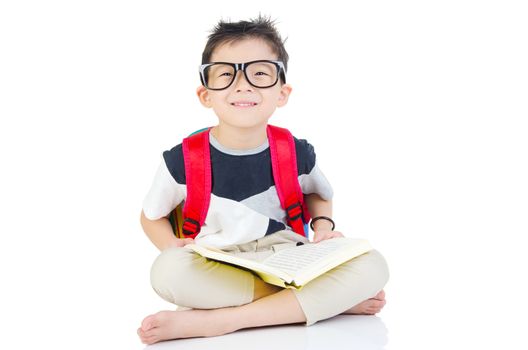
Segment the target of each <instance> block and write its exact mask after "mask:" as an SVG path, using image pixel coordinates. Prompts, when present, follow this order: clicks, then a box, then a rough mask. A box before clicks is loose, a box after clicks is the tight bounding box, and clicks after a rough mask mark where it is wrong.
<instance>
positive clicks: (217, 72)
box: [200, 60, 286, 90]
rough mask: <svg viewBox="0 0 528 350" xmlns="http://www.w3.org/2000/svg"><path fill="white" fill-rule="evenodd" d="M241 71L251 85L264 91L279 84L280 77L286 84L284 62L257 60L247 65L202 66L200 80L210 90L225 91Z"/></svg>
mask: <svg viewBox="0 0 528 350" xmlns="http://www.w3.org/2000/svg"><path fill="white" fill-rule="evenodd" d="M239 70H241V71H243V72H244V76H245V77H246V80H247V82H248V83H249V84H251V85H252V86H254V87H256V88H260V89H264V88H269V87H272V86H274V85H275V84H277V81H278V80H279V76H280V78H281V80H282V81H283V82H284V83H286V73H285V72H286V70H285V68H284V63H283V62H282V61H271V60H257V61H251V62H245V63H230V62H211V63H206V64H202V65H200V80H201V81H202V84H203V86H205V87H206V88H207V89H210V90H224V89H227V88H228V87H230V86H231V84H233V81H235V77H236V74H237V72H238V71H239Z"/></svg>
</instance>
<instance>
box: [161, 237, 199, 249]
mask: <svg viewBox="0 0 528 350" xmlns="http://www.w3.org/2000/svg"><path fill="white" fill-rule="evenodd" d="M187 244H194V238H175V239H174V240H172V241H171V242H170V243H169V245H168V246H167V248H169V247H180V248H181V247H185V246H186V245H187Z"/></svg>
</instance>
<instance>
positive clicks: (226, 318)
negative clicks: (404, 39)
mask: <svg viewBox="0 0 528 350" xmlns="http://www.w3.org/2000/svg"><path fill="white" fill-rule="evenodd" d="M255 61H258V62H255ZM287 61H288V55H287V53H286V50H285V49H284V46H283V42H282V40H281V38H280V36H279V34H278V33H277V32H276V30H275V28H274V26H273V23H272V22H271V21H270V20H269V19H265V18H262V17H259V18H257V19H255V20H252V21H249V22H246V21H241V22H238V23H225V22H220V23H219V24H218V26H217V27H216V28H215V30H214V31H213V33H212V34H211V35H210V36H209V40H208V42H207V45H206V47H205V50H204V53H203V56H202V66H201V68H200V74H201V80H202V84H203V85H202V86H200V87H199V88H198V89H197V95H198V98H199V99H200V102H201V103H202V104H203V105H204V106H205V107H207V108H212V109H213V110H214V112H215V114H216V115H217V116H218V119H219V122H218V125H216V126H214V127H213V128H212V129H211V130H210V134H209V135H210V136H209V138H210V146H211V147H210V150H211V164H212V165H211V167H212V182H213V185H212V193H211V200H210V205H209V211H208V213H207V217H206V220H205V223H204V225H203V226H202V228H201V231H200V233H199V234H198V235H197V236H195V239H196V241H197V243H198V242H200V243H203V244H206V245H213V246H216V247H218V248H220V249H222V250H224V251H227V252H230V253H232V254H235V255H240V256H244V257H246V258H250V259H256V260H259V259H263V258H265V257H266V256H267V255H269V254H271V253H272V252H273V251H275V250H277V249H281V248H283V247H287V246H291V245H296V244H297V243H298V242H303V243H306V242H308V239H307V238H306V237H304V236H301V235H299V234H297V233H295V232H293V231H292V229H291V227H289V226H288V225H287V221H286V218H285V215H286V214H285V211H284V210H283V209H282V208H281V206H280V202H279V199H278V197H277V192H276V189H275V186H274V181H273V177H272V172H271V164H270V162H271V161H270V151H269V144H268V139H267V134H266V127H267V125H268V119H269V118H270V117H271V115H272V114H273V112H274V111H275V109H276V108H277V107H282V106H284V105H285V104H286V103H287V102H288V97H289V95H290V92H291V86H290V85H288V84H286V81H285V80H286V69H287ZM218 62H223V63H222V64H220V63H218ZM213 63H214V64H213ZM240 63H244V64H243V65H240ZM295 148H296V155H297V165H298V173H299V182H300V185H301V189H302V192H303V193H304V195H305V205H307V207H308V210H309V212H310V215H311V217H312V218H316V217H321V219H318V220H312V223H313V230H314V242H319V241H321V240H325V239H331V238H333V237H343V234H342V233H340V232H338V231H333V228H334V223H333V221H332V219H331V216H332V215H331V214H332V204H331V197H332V194H333V192H332V188H331V186H330V184H329V183H328V181H327V180H326V178H325V177H324V175H323V173H322V172H321V170H320V169H319V168H318V166H317V164H316V162H315V153H314V151H313V147H312V146H311V145H310V144H309V143H308V142H307V141H306V140H299V139H296V138H295ZM163 158H164V159H163V161H162V163H161V165H160V167H159V169H158V172H157V174H156V177H155V180H154V182H153V184H152V187H151V189H150V191H149V193H148V194H147V196H146V198H145V200H144V202H143V211H142V213H141V223H142V226H143V229H144V231H145V233H146V234H147V236H148V237H149V239H150V240H151V241H152V242H153V244H154V245H155V246H156V247H157V248H158V249H160V250H161V254H160V255H159V256H158V258H157V259H156V261H155V262H154V264H153V266H152V270H151V282H152V286H153V288H154V290H155V291H156V292H157V293H158V294H159V295H160V296H161V297H162V298H164V299H165V300H167V301H169V302H171V303H174V304H176V305H181V306H185V307H187V308H193V309H189V310H184V311H181V310H180V311H161V312H158V313H156V314H154V315H150V316H148V317H146V318H145V319H144V320H143V322H142V324H141V327H140V328H139V329H138V335H139V336H140V338H141V341H142V342H143V343H146V344H152V343H155V342H158V341H162V340H168V339H177V338H187V337H201V336H216V335H222V334H226V333H230V332H234V331H236V330H238V329H242V328H248V327H259V326H266V325H275V324H287V323H298V322H306V325H312V324H314V323H315V322H317V321H319V320H323V319H326V318H329V317H333V316H335V315H338V314H341V313H348V314H375V313H377V312H379V311H380V310H381V308H382V307H383V306H384V304H385V298H384V292H383V290H382V288H383V287H384V285H385V283H386V282H387V280H388V269H387V265H386V262H385V260H384V259H383V257H382V256H381V255H380V254H379V253H378V252H377V251H375V250H372V251H370V252H368V253H366V254H363V255H361V256H359V257H357V258H355V259H352V260H350V261H348V262H346V263H344V264H342V265H340V266H338V267H336V268H334V269H332V270H330V271H328V272H327V273H326V274H324V275H322V276H320V277H318V278H317V279H314V280H313V281H311V282H310V283H309V284H307V285H306V286H305V287H304V288H303V289H302V290H300V291H297V290H292V289H283V288H280V287H277V286H274V285H271V284H267V283H265V282H264V281H262V280H261V279H260V278H259V277H258V276H256V275H255V274H252V273H251V272H250V271H247V270H244V269H239V268H236V267H234V266H231V265H229V264H222V263H219V262H216V261H213V260H208V259H205V258H203V257H201V256H199V255H198V254H195V253H194V252H192V251H191V250H190V249H188V248H185V245H186V244H189V243H193V242H194V239H192V238H182V239H179V238H176V237H175V235H174V233H173V231H172V227H171V225H170V222H169V220H168V219H167V216H168V215H169V214H170V212H171V211H172V210H173V209H174V208H175V207H176V206H177V205H178V204H179V203H181V202H182V201H183V200H184V199H185V198H186V194H187V192H186V185H185V183H186V178H185V174H184V173H185V171H184V170H185V167H184V163H183V153H182V146H181V144H179V145H177V146H176V147H174V148H172V149H171V150H170V151H166V152H164V153H163Z"/></svg>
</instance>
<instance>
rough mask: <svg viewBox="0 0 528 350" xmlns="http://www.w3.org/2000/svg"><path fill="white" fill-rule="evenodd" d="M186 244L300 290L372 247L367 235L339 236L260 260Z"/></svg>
mask: <svg viewBox="0 0 528 350" xmlns="http://www.w3.org/2000/svg"><path fill="white" fill-rule="evenodd" d="M185 247H188V248H190V249H192V250H193V251H195V252H196V253H198V254H200V255H202V256H204V257H206V258H209V259H213V260H217V261H222V262H226V263H230V264H232V265H236V266H241V267H244V268H247V269H249V270H251V271H253V272H254V273H256V274H257V275H258V276H259V277H260V278H262V280H264V281H265V282H267V283H270V284H274V285H276V286H279V287H283V288H292V289H298V290H300V289H302V287H303V286H304V285H306V284H307V283H308V282H310V281H311V280H313V279H314V278H317V277H318V276H320V275H322V274H323V273H325V272H327V271H328V270H331V269H333V268H334V267H336V266H338V265H340V264H342V263H344V262H345V261H348V260H350V259H353V258H355V257H357V256H359V255H361V254H364V253H366V252H368V251H369V250H371V249H372V246H371V245H370V244H369V242H368V241H367V240H365V239H355V238H348V237H337V238H331V239H327V240H324V241H321V242H318V243H312V242H309V243H305V244H304V245H299V246H293V247H291V248H283V249H281V250H279V251H277V252H276V253H274V254H273V255H271V256H269V257H268V258H266V259H264V260H263V261H260V262H258V261H254V260H249V259H245V258H242V257H238V256H233V255H231V254H230V253H227V252H224V251H222V250H221V249H218V248H214V247H206V246H202V245H197V244H187V245H186V246H185Z"/></svg>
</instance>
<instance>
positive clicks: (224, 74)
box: [220, 72, 231, 77]
mask: <svg viewBox="0 0 528 350" xmlns="http://www.w3.org/2000/svg"><path fill="white" fill-rule="evenodd" d="M220 76H221V77H222V76H226V77H230V76H231V73H229V72H225V73H222V74H220Z"/></svg>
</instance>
